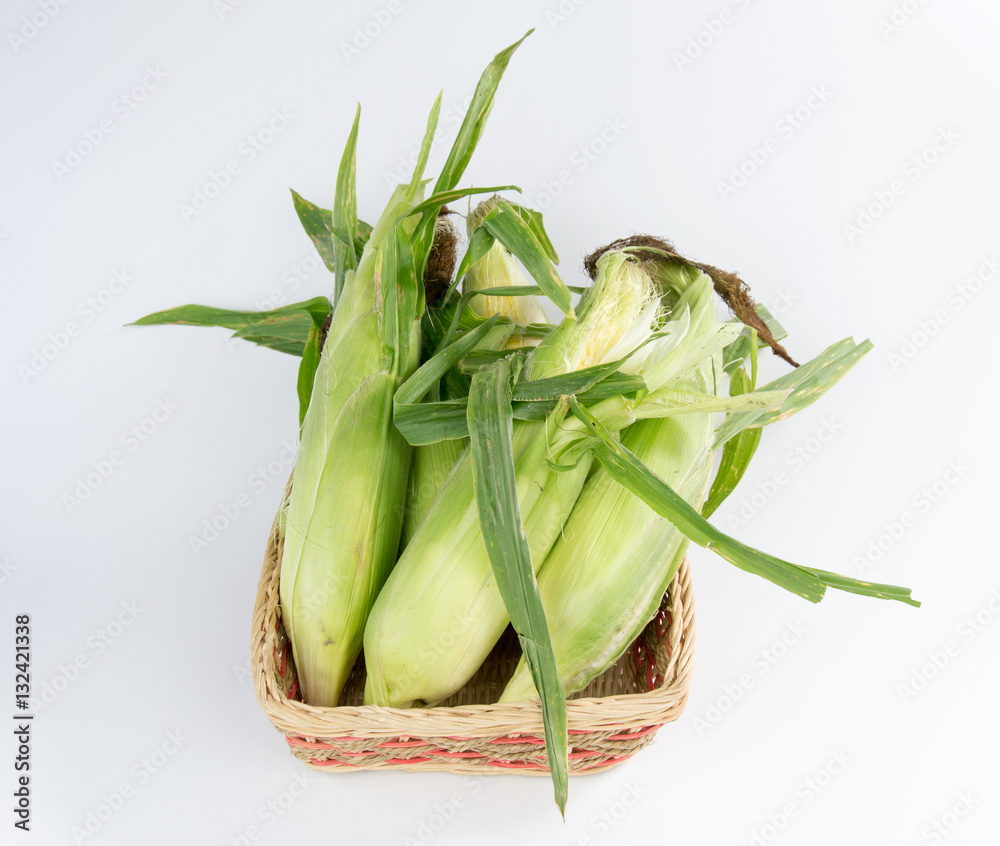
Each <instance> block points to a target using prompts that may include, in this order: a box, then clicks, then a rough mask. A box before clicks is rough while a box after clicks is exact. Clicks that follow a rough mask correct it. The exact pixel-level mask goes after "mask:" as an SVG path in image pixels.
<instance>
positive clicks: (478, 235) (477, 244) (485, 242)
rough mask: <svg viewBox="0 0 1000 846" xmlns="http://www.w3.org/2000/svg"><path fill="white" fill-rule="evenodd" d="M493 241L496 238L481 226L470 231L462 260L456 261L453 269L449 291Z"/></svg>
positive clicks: (483, 254) (485, 252)
mask: <svg viewBox="0 0 1000 846" xmlns="http://www.w3.org/2000/svg"><path fill="white" fill-rule="evenodd" d="M494 241H496V239H495V238H494V237H493V236H492V235H491V234H490V233H489V232H488V231H487V230H486V229H485V228H483V227H482V226H480V227H479V228H478V229H477V230H476V231H475V232H473V233H472V237H471V238H470V239H469V246H468V248H467V249H466V251H465V255H464V256H462V260H461V261H460V262H459V263H458V270H456V271H455V281H454V282H453V283H452V285H451V288H450V289H449V293H450V292H451V291H452V290H454V289H455V287H456V286H457V285H458V283H459V282H461V281H462V277H463V276H465V274H466V273H468V271H469V268H470V267H472V265H474V264H475V263H476V262H477V261H479V260H480V259H481V258H482V257H483V256H485V255H486V254H487V253H488V252H489V251H490V248H491V247H492V246H493V242H494Z"/></svg>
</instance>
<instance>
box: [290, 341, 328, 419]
mask: <svg viewBox="0 0 1000 846" xmlns="http://www.w3.org/2000/svg"><path fill="white" fill-rule="evenodd" d="M322 349H323V331H322V329H321V327H319V326H317V325H316V324H315V323H313V325H312V327H311V328H310V329H309V337H308V338H307V339H306V343H305V348H304V349H303V351H302V361H301V362H299V375H298V381H297V383H296V388H297V390H298V395H299V428H301V427H302V421H303V420H305V419H306V411H307V410H308V408H309V401H310V400H311V399H312V390H313V382H314V381H315V379H316V368H317V367H319V359H320V355H321V353H322Z"/></svg>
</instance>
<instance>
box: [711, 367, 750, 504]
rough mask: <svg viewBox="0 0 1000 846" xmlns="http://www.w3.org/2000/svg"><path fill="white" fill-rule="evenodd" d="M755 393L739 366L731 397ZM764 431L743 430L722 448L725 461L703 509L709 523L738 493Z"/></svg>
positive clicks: (734, 378)
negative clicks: (728, 498) (732, 494)
mask: <svg viewBox="0 0 1000 846" xmlns="http://www.w3.org/2000/svg"><path fill="white" fill-rule="evenodd" d="M750 390H752V384H751V381H750V377H749V376H747V373H746V371H745V370H744V369H743V368H742V367H740V368H739V369H738V370H736V371H734V373H733V375H732V377H731V378H730V381H729V394H730V396H737V395H739V394H745V393H747V392H748V391H750ZM763 432H764V430H763V429H744V430H743V431H742V432H740V433H739V434H738V435H736V436H735V437H734V438H731V439H730V440H728V441H726V444H725V446H723V448H722V460H721V461H720V462H719V469H718V471H717V472H716V474H715V479H714V480H713V482H712V489H711V490H710V491H709V494H708V499H707V500H706V501H705V504H704V505H703V506H702V508H701V516H702V517H704V518H705V519H706V520H707V519H708V518H709V517H711V516H712V514H714V513H715V511H716V509H717V508H718V507H719V506H720V505H722V503H723V502H725V500H726V498H727V497H728V496H729V495H730V494H731V493H732V492H733V491H734V490H735V488H736V486H737V485H738V484H739V483H740V480H741V479H742V478H743V475H744V474H745V473H746V471H747V467H749V465H750V461H751V459H752V458H753V457H754V453H756V452H757V447H758V446H759V445H760V438H761V435H762V434H763Z"/></svg>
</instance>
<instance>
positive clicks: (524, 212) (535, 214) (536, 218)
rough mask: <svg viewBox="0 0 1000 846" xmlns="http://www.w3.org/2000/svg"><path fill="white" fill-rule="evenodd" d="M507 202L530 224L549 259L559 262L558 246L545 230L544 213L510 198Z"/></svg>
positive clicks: (529, 227)
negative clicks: (513, 201)
mask: <svg viewBox="0 0 1000 846" xmlns="http://www.w3.org/2000/svg"><path fill="white" fill-rule="evenodd" d="M505 202H506V203H507V205H509V206H510V207H511V208H512V209H513V210H514V211H515V212H517V214H518V217H520V218H521V220H523V221H524V222H525V223H526V224H528V229H530V230H531V232H532V234H533V235H534V236H535V237H536V238H537V239H538V243H539V244H541V246H542V249H543V250H544V251H545V255H546V257H547V258H548V260H549V261H551V262H552V263H553V264H559V256H558V254H557V253H556V248H555V247H553V246H552V242H551V241H550V240H549V236H548V233H547V232H546V231H545V225H544V224H543V223H542V213H541V212H540V211H535V209H529V208H525V207H524V206H519V205H518V204H517V203H512V202H510V201H509V200H507V201H505Z"/></svg>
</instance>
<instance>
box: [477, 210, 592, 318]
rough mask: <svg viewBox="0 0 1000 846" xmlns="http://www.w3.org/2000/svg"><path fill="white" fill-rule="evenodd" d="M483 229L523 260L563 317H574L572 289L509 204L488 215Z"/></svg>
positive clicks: (533, 234) (484, 220) (526, 267)
mask: <svg viewBox="0 0 1000 846" xmlns="http://www.w3.org/2000/svg"><path fill="white" fill-rule="evenodd" d="M480 228H482V229H486V230H488V231H489V233H490V234H491V235H492V236H493V237H494V238H496V240H498V241H499V242H500V243H501V244H503V245H504V247H506V248H507V249H508V250H510V252H511V253H513V254H514V255H515V256H516V257H517V258H518V259H519V260H520V262H521V264H523V265H524V267H525V269H526V270H527V271H528V273H529V274H530V275H531V277H532V279H534V280H535V281H536V282H537V283H538V286H539V287H540V288H541V289H542V291H544V293H545V295H546V296H547V297H548V298H549V299H550V300H552V302H553V303H555V305H556V306H557V307H558V308H559V310H560V311H561V312H562V313H563V314H566V315H572V314H573V303H572V297H571V295H570V291H569V288H567V287H566V285H565V283H564V282H563V281H562V279H560V278H559V274H558V273H556V269H555V268H554V267H553V266H552V262H551V261H550V260H549V257H548V255H547V254H546V251H545V248H544V247H543V246H542V244H541V243H540V242H539V240H538V238H537V237H535V233H534V232H532V231H531V228H530V227H529V226H528V224H527V223H525V222H524V220H522V218H521V217H520V215H518V213H517V212H516V211H514V210H513V209H512V208H511V207H510V205H509V204H507V203H505V202H500V203H499V204H498V205H497V207H496V208H495V209H493V211H491V212H490V213H489V214H488V215H486V217H485V218H484V219H483V223H482V225H481V227H480Z"/></svg>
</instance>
